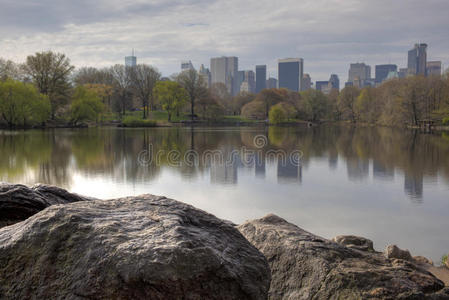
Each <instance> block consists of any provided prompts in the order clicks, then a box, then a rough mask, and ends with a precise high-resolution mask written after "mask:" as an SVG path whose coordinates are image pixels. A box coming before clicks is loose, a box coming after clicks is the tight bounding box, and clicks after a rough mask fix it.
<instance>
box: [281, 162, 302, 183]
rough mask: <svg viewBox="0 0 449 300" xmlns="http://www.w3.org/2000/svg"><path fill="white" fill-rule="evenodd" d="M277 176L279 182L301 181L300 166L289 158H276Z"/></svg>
mask: <svg viewBox="0 0 449 300" xmlns="http://www.w3.org/2000/svg"><path fill="white" fill-rule="evenodd" d="M277 178H278V182H279V183H292V182H296V183H301V182H302V166H301V165H298V164H294V163H292V162H291V161H290V160H289V159H287V160H285V161H283V160H281V159H278V160H277Z"/></svg>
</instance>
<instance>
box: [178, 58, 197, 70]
mask: <svg viewBox="0 0 449 300" xmlns="http://www.w3.org/2000/svg"><path fill="white" fill-rule="evenodd" d="M187 70H195V68H194V67H193V64H192V62H191V61H190V60H189V61H183V62H181V72H184V71H187Z"/></svg>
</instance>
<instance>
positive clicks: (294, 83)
mask: <svg viewBox="0 0 449 300" xmlns="http://www.w3.org/2000/svg"><path fill="white" fill-rule="evenodd" d="M278 75H279V81H278V86H279V88H286V89H289V90H291V91H294V92H299V91H300V90H301V86H302V83H301V82H302V77H303V76H304V60H303V59H302V58H285V59H280V60H279V61H278Z"/></svg>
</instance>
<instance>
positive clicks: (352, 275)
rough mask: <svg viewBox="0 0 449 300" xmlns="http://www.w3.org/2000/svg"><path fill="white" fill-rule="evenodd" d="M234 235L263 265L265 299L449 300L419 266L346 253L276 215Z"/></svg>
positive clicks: (251, 223) (243, 227)
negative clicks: (267, 272) (267, 283)
mask: <svg viewBox="0 0 449 300" xmlns="http://www.w3.org/2000/svg"><path fill="white" fill-rule="evenodd" d="M238 229H239V230H240V232H241V233H242V234H243V235H244V236H245V237H246V238H247V239H248V240H249V241H250V242H251V243H252V244H253V245H255V246H256V247H257V248H258V249H259V250H260V251H261V252H262V253H263V254H264V255H265V256H266V258H267V259H268V262H269V264H270V267H271V273H272V274H271V275H272V280H271V287H270V291H269V299H449V290H448V289H444V284H443V282H441V281H440V280H438V279H437V278H436V277H434V276H433V275H432V274H431V273H429V272H428V271H426V270H424V269H423V268H420V267H419V266H418V265H415V264H413V263H411V262H408V261H405V260H398V259H393V260H389V259H387V258H385V257H384V256H383V254H382V253H378V252H368V251H360V250H355V249H351V248H348V247H346V246H343V245H340V244H338V243H335V242H332V241H329V240H326V239H324V238H321V237H319V236H316V235H313V234H311V233H309V232H307V231H304V230H302V229H301V228H299V227H297V226H295V225H293V224H290V223H288V222H287V221H285V220H283V219H281V218H279V217H277V216H275V215H268V216H266V217H264V218H262V219H258V220H253V221H249V222H246V223H244V224H242V225H240V226H239V227H238Z"/></svg>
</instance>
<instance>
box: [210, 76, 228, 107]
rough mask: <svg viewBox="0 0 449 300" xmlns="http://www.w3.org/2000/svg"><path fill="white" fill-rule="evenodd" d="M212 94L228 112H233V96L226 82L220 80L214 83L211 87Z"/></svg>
mask: <svg viewBox="0 0 449 300" xmlns="http://www.w3.org/2000/svg"><path fill="white" fill-rule="evenodd" d="M210 96H211V97H212V98H213V99H214V100H215V102H217V103H219V104H220V105H221V106H222V107H224V108H225V109H226V110H227V111H228V113H231V112H232V96H231V94H229V92H228V88H227V87H226V85H225V84H224V83H221V82H218V83H214V84H212V87H211V88H210Z"/></svg>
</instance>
